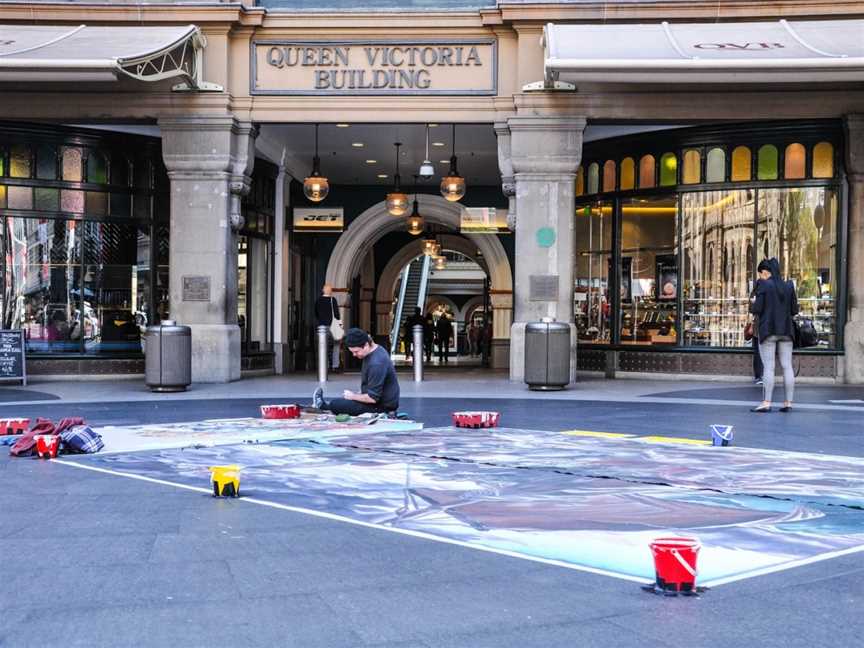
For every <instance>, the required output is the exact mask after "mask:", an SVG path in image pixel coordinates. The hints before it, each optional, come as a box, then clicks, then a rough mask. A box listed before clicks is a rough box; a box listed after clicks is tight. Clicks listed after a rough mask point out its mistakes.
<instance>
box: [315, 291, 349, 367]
mask: <svg viewBox="0 0 864 648" xmlns="http://www.w3.org/2000/svg"><path fill="white" fill-rule="evenodd" d="M334 318H335V319H342V318H341V317H340V316H339V302H337V301H336V298H335V297H334V296H333V287H332V286H331V285H330V284H324V285H323V286H322V287H321V296H320V297H318V299H316V300H315V319H316V322H317V324H316V326H326V327H327V348H328V349H329V352H330V358H331V360H330V362H331V368H332V369H333V370H334V371H339V344H338V343H337V342H336V341H335V340H334V339H333V335H332V334H331V333H330V324H332V323H333V319H334ZM316 334H317V331H316ZM315 339H316V340H317V339H318V338H317V337H316V338H315Z"/></svg>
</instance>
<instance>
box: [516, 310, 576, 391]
mask: <svg viewBox="0 0 864 648" xmlns="http://www.w3.org/2000/svg"><path fill="white" fill-rule="evenodd" d="M525 382H526V383H528V388H529V389H540V390H554V389H564V388H565V387H566V386H567V385H568V384H569V383H570V326H569V325H568V324H564V323H563V322H529V323H528V324H527V325H526V326H525Z"/></svg>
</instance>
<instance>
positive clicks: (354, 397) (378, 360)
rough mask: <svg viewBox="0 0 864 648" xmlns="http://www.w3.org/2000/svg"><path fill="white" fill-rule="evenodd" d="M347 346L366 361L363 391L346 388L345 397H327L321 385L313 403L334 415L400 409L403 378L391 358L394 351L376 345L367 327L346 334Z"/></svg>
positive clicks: (352, 352)
mask: <svg viewBox="0 0 864 648" xmlns="http://www.w3.org/2000/svg"><path fill="white" fill-rule="evenodd" d="M345 346H347V347H348V350H349V351H350V352H351V355H353V356H354V357H355V358H357V359H358V360H362V361H363V366H362V368H361V370H360V392H359V393H356V392H352V391H351V390H349V389H346V390H345V391H344V392H343V393H342V398H333V399H331V400H330V401H329V402H327V401H325V400H324V389H323V388H321V387H319V388H318V389H316V390H315V393H314V394H313V395H312V405H313V406H314V407H317V408H318V409H322V410H327V411H330V412H333V413H334V414H350V415H351V416H358V415H359V414H365V413H367V412H371V413H382V412H395V411H396V410H397V409H398V408H399V381H398V380H397V378H396V370H395V369H394V368H393V362H392V361H391V360H390V354H389V353H387V351H385V350H384V349H383V348H382V347H380V346H379V345H377V344H375V342H374V341H373V340H372V337H371V336H370V335H369V334H368V333H367V332H366V331H364V330H363V329H359V328H352V329H348V332H347V333H345Z"/></svg>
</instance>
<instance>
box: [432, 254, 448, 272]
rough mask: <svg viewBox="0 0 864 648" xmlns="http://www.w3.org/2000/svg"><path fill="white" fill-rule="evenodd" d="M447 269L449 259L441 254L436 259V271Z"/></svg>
mask: <svg viewBox="0 0 864 648" xmlns="http://www.w3.org/2000/svg"><path fill="white" fill-rule="evenodd" d="M446 267H447V257H445V256H444V255H443V254H439V255H437V256H436V257H435V269H436V270H444V269H445V268H446Z"/></svg>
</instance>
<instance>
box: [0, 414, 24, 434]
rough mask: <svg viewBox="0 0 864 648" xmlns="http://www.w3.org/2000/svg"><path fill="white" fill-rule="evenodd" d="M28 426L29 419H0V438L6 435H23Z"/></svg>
mask: <svg viewBox="0 0 864 648" xmlns="http://www.w3.org/2000/svg"><path fill="white" fill-rule="evenodd" d="M29 425H30V419H26V418H18V419H0V436H5V435H7V434H24V433H25V432H26V431H27V428H28V427H29Z"/></svg>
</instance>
